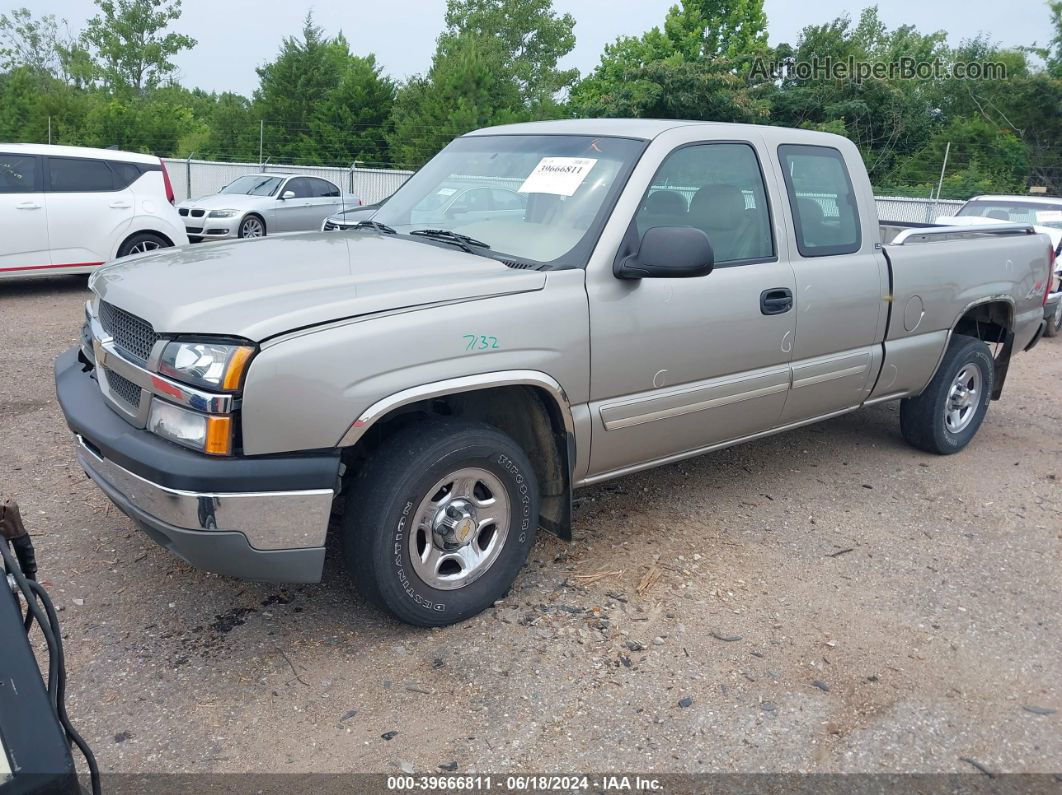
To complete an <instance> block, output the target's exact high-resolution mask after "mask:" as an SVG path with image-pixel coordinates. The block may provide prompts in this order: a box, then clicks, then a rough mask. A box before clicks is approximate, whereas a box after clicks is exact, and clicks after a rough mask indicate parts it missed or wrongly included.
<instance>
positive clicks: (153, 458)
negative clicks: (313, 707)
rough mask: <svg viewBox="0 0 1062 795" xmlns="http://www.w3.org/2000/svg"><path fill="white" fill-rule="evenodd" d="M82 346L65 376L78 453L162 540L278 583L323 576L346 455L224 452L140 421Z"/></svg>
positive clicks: (62, 387)
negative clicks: (213, 452)
mask: <svg viewBox="0 0 1062 795" xmlns="http://www.w3.org/2000/svg"><path fill="white" fill-rule="evenodd" d="M77 354H78V350H77V349H76V348H73V349H71V350H69V351H67V352H66V353H64V354H63V355H62V356H60V357H59V358H58V359H57V360H56V363H55V385H56V394H57V396H58V398H59V404H60V406H61V407H62V409H63V414H64V415H65V416H66V421H67V424H68V425H69V426H70V429H71V430H72V431H73V432H74V434H75V435H76V437H77V440H78V451H77V460H78V463H79V464H80V465H81V467H82V468H83V469H84V470H85V473H86V474H87V475H88V476H89V477H90V478H91V479H92V480H93V482H95V483H96V485H97V486H99V487H100V489H101V490H102V491H103V492H104V494H106V495H107V496H108V497H109V498H110V499H111V501H112V502H114V504H115V505H117V506H118V508H119V509H120V510H121V511H122V512H123V513H125V514H126V515H127V516H129V517H130V518H131V519H133V520H134V521H135V522H136V523H137V524H138V525H139V526H140V528H141V529H142V530H144V531H145V532H146V533H147V534H148V535H149V536H150V537H151V538H152V539H153V540H155V541H156V542H158V543H159V544H161V545H162V546H164V547H166V548H167V549H169V550H170V551H172V552H174V553H175V554H177V555H178V556H179V557H181V558H183V559H184V560H186V561H188V562H189V563H191V564H192V565H193V566H196V567H199V568H203V569H206V570H207V571H213V572H217V573H218V574H225V575H229V576H233V577H242V578H246V579H252V580H264V581H270V582H318V581H319V580H320V579H321V572H322V569H323V566H324V556H325V550H324V542H325V536H326V534H327V531H328V519H329V515H330V514H331V510H332V500H333V498H334V497H335V493H336V489H337V483H338V475H339V455H338V452H337V451H332V450H327V451H321V452H316V453H312V454H304V455H291V456H255V457H242V458H241V457H235V458H215V457H212V456H206V455H202V454H199V453H195V452H194V451H191V450H186V449H184V448H181V447H178V446H176V445H174V444H171V443H169V442H167V441H165V440H163V439H160V438H158V437H157V436H155V435H154V434H151V433H149V432H147V431H144V430H140V429H137V428H134V427H133V426H132V425H130V424H129V423H127V422H126V421H125V420H124V419H122V418H121V417H119V416H118V414H117V413H115V412H114V411H112V410H111V409H110V408H109V407H108V406H107V404H106V402H105V401H104V398H103V395H102V394H101V392H100V390H99V386H98V385H97V383H96V380H95V377H94V374H93V373H92V371H90V370H86V368H85V366H84V365H83V363H82V362H80V361H79V360H78V357H77Z"/></svg>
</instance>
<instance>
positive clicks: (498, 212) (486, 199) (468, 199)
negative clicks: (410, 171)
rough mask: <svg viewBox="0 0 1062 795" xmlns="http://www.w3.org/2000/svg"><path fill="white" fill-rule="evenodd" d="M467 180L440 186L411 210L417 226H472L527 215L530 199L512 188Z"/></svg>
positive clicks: (411, 217)
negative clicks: (453, 224)
mask: <svg viewBox="0 0 1062 795" xmlns="http://www.w3.org/2000/svg"><path fill="white" fill-rule="evenodd" d="M471 182H472V184H469V181H468V180H462V181H461V182H456V181H455V182H453V183H448V184H443V185H440V186H438V187H437V188H436V189H435V191H433V192H432V193H429V194H428V195H427V196H425V197H424V198H423V199H421V200H420V201H419V202H417V205H416V206H415V207H413V208H411V209H410V211H409V217H410V221H411V222H412V223H414V224H441V223H471V222H473V221H486V220H488V219H491V218H519V217H520V216H522V215H523V214H524V209H525V207H526V205H527V196H526V195H524V194H520V193H518V192H517V191H516V190H515V188H516V187H517V186H519V183H520V180H516V181H515V182H516V184H515V185H514V186H513V189H510V188H507V187H502V186H499V185H497V184H492V182H493V181H490V182H488V181H484V182H482V183H476V182H475V181H471Z"/></svg>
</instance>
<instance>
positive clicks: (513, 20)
mask: <svg viewBox="0 0 1062 795" xmlns="http://www.w3.org/2000/svg"><path fill="white" fill-rule="evenodd" d="M574 30H575V19H574V17H572V15H571V14H564V15H562V16H558V15H557V14H556V12H555V11H554V10H553V0H448V2H447V6H446V30H445V31H444V32H443V34H442V36H440V38H439V48H440V49H441V50H443V51H446V50H448V49H450V48H452V47H455V46H462V45H461V41H462V40H463V39H464V38H465V37H468V36H473V37H479V38H487V39H497V40H498V42H500V45H501V47H502V48H503V49H504V51H505V53H506V56H505V58H504V68H505V70H506V72H508V73H509V74H511V75H512V77H513V78H514V79H515V80H516V81H517V84H518V85H519V88H520V95H521V99H522V101H523V103H524V104H525V105H526V106H528V107H531V108H533V107H538V106H543V105H549V104H551V103H553V102H554V101H555V99H556V97H557V95H558V93H559V92H561V91H564V90H566V89H568V88H570V87H571V86H572V84H573V83H574V82H575V81H576V79H577V78H578V76H579V72H578V70H576V69H558V68H557V64H558V62H559V61H560V60H561V59H562V58H563V57H564V56H566V55H567V54H568V53H570V52H571V51H572V48H574V47H575V32H574Z"/></svg>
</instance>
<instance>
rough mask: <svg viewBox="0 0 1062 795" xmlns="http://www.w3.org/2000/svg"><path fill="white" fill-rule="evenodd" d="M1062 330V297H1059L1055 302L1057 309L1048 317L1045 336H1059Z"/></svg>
mask: <svg viewBox="0 0 1062 795" xmlns="http://www.w3.org/2000/svg"><path fill="white" fill-rule="evenodd" d="M1059 331H1062V298H1060V299H1058V302H1057V303H1056V304H1055V311H1054V313H1053V314H1052V315H1051V317H1049V318H1047V327H1046V328H1045V329H1044V336H1045V337H1057V336H1058V332H1059Z"/></svg>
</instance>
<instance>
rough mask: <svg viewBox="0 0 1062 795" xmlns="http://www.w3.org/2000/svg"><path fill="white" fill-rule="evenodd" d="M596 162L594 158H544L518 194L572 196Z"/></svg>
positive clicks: (528, 176) (529, 175)
mask: <svg viewBox="0 0 1062 795" xmlns="http://www.w3.org/2000/svg"><path fill="white" fill-rule="evenodd" d="M596 162H597V159H596V158H592V157H544V158H542V159H541V160H539V161H538V165H537V166H535V170H534V171H532V172H531V173H530V174H528V175H527V179H525V180H524V184H523V185H521V186H520V187H519V189H518V192H520V193H552V194H553V195H555V196H571V195H572V194H573V193H575V191H576V190H578V188H579V186H580V185H582V184H583V180H584V179H586V175H587V174H589V173H590V169H592V168H593V167H594V163H596Z"/></svg>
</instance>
